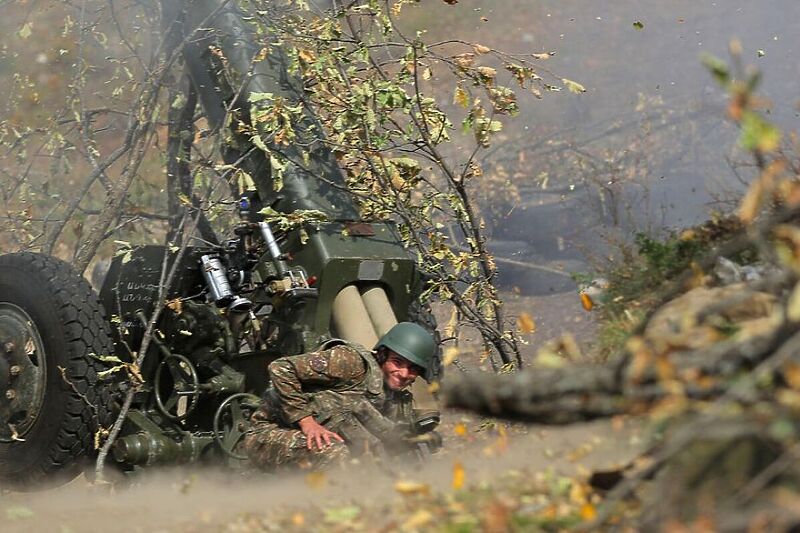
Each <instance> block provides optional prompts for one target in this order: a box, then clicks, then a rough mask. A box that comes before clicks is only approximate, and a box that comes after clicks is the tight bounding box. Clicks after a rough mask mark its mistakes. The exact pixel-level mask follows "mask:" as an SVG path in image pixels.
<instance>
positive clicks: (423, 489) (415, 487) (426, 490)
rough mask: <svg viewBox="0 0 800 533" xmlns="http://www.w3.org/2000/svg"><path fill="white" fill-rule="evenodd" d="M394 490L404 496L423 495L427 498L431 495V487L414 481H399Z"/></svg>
mask: <svg viewBox="0 0 800 533" xmlns="http://www.w3.org/2000/svg"><path fill="white" fill-rule="evenodd" d="M394 490H396V491H397V492H399V493H400V494H403V495H409V494H422V495H426V496H427V495H428V494H430V493H431V487H430V485H428V484H426V483H416V482H414V481H398V482H397V483H395V484H394Z"/></svg>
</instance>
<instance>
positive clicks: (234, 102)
mask: <svg viewBox="0 0 800 533" xmlns="http://www.w3.org/2000/svg"><path fill="white" fill-rule="evenodd" d="M176 1H178V0H176ZM181 5H182V8H183V11H184V13H183V16H184V17H185V23H184V24H183V25H182V28H183V33H184V34H183V36H182V37H183V40H184V42H185V45H184V48H183V57H184V60H185V63H186V68H187V70H188V72H189V76H190V78H191V79H192V83H193V85H194V87H195V89H196V90H197V93H198V96H199V101H200V104H201V105H202V107H203V109H204V110H205V112H206V116H207V118H208V120H209V122H210V123H211V124H212V126H213V127H215V128H217V129H222V128H225V127H226V125H227V124H229V114H230V113H235V114H236V118H237V119H238V120H242V121H244V122H250V105H251V103H250V97H251V95H253V94H256V93H269V94H272V95H274V96H276V97H282V98H284V99H285V100H287V101H288V102H289V103H290V105H296V104H303V105H304V108H305V111H304V118H303V120H302V121H301V124H297V125H295V133H296V134H297V140H296V141H295V142H293V143H291V144H290V145H284V144H282V143H279V142H275V141H274V139H273V137H274V133H275V132H271V131H264V129H263V127H262V126H261V125H255V127H256V130H257V131H258V134H259V137H260V138H261V141H262V142H263V143H264V145H265V146H266V147H267V151H268V152H269V153H265V152H264V151H263V150H262V149H259V148H258V147H257V146H256V144H255V143H254V142H253V141H252V139H251V138H250V137H247V136H246V135H242V134H239V133H236V132H234V131H231V132H230V137H231V138H232V139H233V142H229V143H227V146H225V147H224V150H223V152H224V154H225V159H226V162H228V163H233V162H237V163H238V165H239V167H240V168H242V169H243V170H244V171H245V172H247V173H248V174H250V176H251V177H252V178H253V181H254V182H255V184H256V187H257V189H258V192H259V195H260V196H261V199H262V201H263V203H264V205H269V206H272V207H273V208H275V209H276V210H278V211H282V212H286V213H288V212H292V211H294V210H297V209H307V210H317V211H321V212H323V213H325V214H326V215H327V216H328V217H329V218H331V219H336V220H358V219H359V214H358V209H357V208H356V205H355V203H354V202H353V198H352V197H351V196H350V194H349V193H348V192H347V189H346V186H345V180H344V175H343V174H342V171H341V169H340V168H339V167H338V165H337V164H336V160H335V158H334V157H333V154H332V152H331V150H330V149H329V147H328V146H327V145H326V143H325V139H324V136H323V135H322V133H321V126H320V125H319V122H318V120H317V117H316V116H315V115H314V114H313V112H312V111H311V110H309V109H308V107H307V106H306V102H305V98H304V94H303V90H302V84H301V83H300V80H298V79H295V78H293V77H292V76H291V75H290V74H289V72H288V68H287V67H288V60H287V58H286V56H285V54H284V53H283V51H282V50H281V49H280V48H279V47H273V48H271V49H270V50H269V53H268V54H267V56H266V57H265V58H261V59H257V58H259V57H260V56H263V54H261V51H262V50H263V49H264V48H265V47H268V46H269V44H270V43H269V41H268V39H269V37H268V36H267V37H266V38H265V37H264V36H260V35H257V34H256V32H255V28H254V26H253V24H254V23H253V22H251V21H250V20H246V19H245V17H244V16H243V14H242V12H241V11H240V9H239V7H238V5H237V3H236V2H235V1H228V2H221V1H219V0H182V3H181ZM251 18H252V17H251ZM220 56H222V57H224V61H222V60H221V59H220ZM233 129H234V128H231V130H233ZM302 147H305V148H302ZM270 154H272V155H273V156H275V157H279V158H280V159H281V160H283V161H284V162H286V168H285V169H283V170H282V182H283V187H282V188H279V187H277V186H276V181H275V179H274V178H273V171H274V170H275V169H272V168H271V165H270ZM304 161H306V162H307V163H304ZM277 189H280V190H277Z"/></svg>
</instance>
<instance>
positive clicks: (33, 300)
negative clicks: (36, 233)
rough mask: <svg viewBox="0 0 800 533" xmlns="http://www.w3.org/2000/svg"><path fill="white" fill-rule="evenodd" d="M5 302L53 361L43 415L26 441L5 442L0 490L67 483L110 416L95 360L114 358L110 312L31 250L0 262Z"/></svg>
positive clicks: (66, 272) (60, 266) (74, 277)
mask: <svg viewBox="0 0 800 533" xmlns="http://www.w3.org/2000/svg"><path fill="white" fill-rule="evenodd" d="M0 302H6V303H11V304H14V305H16V306H18V307H20V308H22V309H23V310H24V311H25V312H26V313H27V314H28V315H29V316H30V318H31V321H32V322H33V325H34V326H35V328H36V329H37V331H38V333H39V336H40V337H41V340H42V344H43V347H44V352H45V355H44V357H45V360H46V362H47V365H46V369H47V371H46V377H45V386H44V396H43V399H42V406H41V410H40V412H39V415H38V418H37V419H36V421H35V422H34V424H33V425H32V426H31V427H30V429H29V431H28V432H27V434H26V435H25V441H24V442H19V441H17V442H11V443H0V485H2V486H4V487H7V488H13V489H17V490H29V489H35V488H40V487H42V486H54V485H58V484H61V483H65V482H67V481H69V480H71V479H72V478H74V477H75V476H76V475H77V474H78V473H80V470H81V467H82V466H83V464H85V463H87V462H88V461H90V460H91V458H92V457H94V456H95V455H96V451H95V446H94V442H95V433H96V431H97V430H98V428H99V427H108V426H109V421H110V417H111V404H112V402H111V395H110V390H111V384H107V383H104V382H101V381H100V380H99V379H98V376H97V373H98V371H100V370H102V368H103V365H102V362H100V361H98V360H97V359H96V358H95V357H92V355H91V354H97V355H110V354H113V353H114V347H113V344H112V342H111V338H110V336H109V331H108V328H109V326H108V323H107V322H106V320H105V317H104V312H103V309H102V307H101V305H100V301H99V300H98V297H97V294H96V293H95V292H94V291H93V290H92V288H91V286H90V285H89V283H88V282H87V281H86V280H84V278H83V277H82V276H80V275H79V274H78V273H77V272H76V271H75V270H74V269H73V268H72V267H71V266H70V265H69V264H68V263H65V262H64V261H61V260H59V259H56V258H54V257H51V256H47V255H42V254H36V253H30V252H21V253H15V254H8V255H3V256H0ZM59 367H62V368H64V369H65V371H66V377H67V379H68V380H69V381H70V382H71V384H72V386H70V385H69V384H68V383H67V382H66V381H65V380H64V377H63V376H62V375H61V371H60V370H59ZM73 387H74V388H73Z"/></svg>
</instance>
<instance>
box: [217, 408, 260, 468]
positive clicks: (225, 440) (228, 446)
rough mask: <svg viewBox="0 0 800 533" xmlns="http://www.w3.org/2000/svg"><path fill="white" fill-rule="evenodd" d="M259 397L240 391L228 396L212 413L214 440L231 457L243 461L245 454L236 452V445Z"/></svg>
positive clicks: (245, 457) (242, 435)
mask: <svg viewBox="0 0 800 533" xmlns="http://www.w3.org/2000/svg"><path fill="white" fill-rule="evenodd" d="M260 404H261V398H259V397H258V396H256V395H255V394H249V393H246V392H242V393H239V394H234V395H232V396H228V397H227V398H226V399H225V401H224V402H222V403H221V404H220V406H219V407H218V408H217V412H216V413H214V441H215V442H216V443H217V445H218V446H219V449H220V450H222V452H223V453H224V454H225V455H227V456H228V457H232V458H233V459H237V460H239V461H244V460H245V459H247V456H246V455H242V454H238V453H236V451H235V450H236V445H237V444H239V441H240V440H242V437H244V433H245V428H246V426H247V421H248V420H250V416H251V415H252V414H253V413H254V412H255V410H256V409H258V406H259V405H260Z"/></svg>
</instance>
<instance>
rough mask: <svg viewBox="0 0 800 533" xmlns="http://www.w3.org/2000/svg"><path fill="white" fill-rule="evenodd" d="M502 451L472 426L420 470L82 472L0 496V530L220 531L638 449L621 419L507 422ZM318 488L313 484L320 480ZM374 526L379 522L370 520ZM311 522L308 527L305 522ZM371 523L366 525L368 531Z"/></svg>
mask: <svg viewBox="0 0 800 533" xmlns="http://www.w3.org/2000/svg"><path fill="white" fill-rule="evenodd" d="M447 415H448V416H447V417H448V419H450V424H448V426H451V427H450V429H452V422H453V421H454V420H458V421H462V422H464V423H465V424H466V425H467V426H468V427H471V428H475V426H477V424H476V422H477V420H473V419H471V418H470V417H464V416H463V415H461V414H459V413H447ZM508 434H509V440H508V448H507V449H505V450H504V451H502V452H497V451H492V450H491V436H490V433H487V434H486V435H485V436H484V435H481V433H477V432H475V431H474V430H471V431H470V434H468V435H467V436H465V437H456V436H455V435H454V434H453V432H452V431H450V435H449V436H446V439H447V440H448V441H449V442H448V446H446V449H445V450H444V451H443V452H442V453H440V454H437V455H436V456H434V458H433V459H432V460H431V461H430V462H429V463H427V464H426V465H425V466H424V467H423V468H419V467H418V466H416V465H415V466H414V468H413V471H407V472H403V471H402V470H403V469H402V468H398V471H399V473H397V474H395V473H388V472H386V471H383V470H380V469H378V468H377V467H375V466H367V465H362V466H358V467H354V468H351V469H350V470H348V471H347V473H346V475H345V474H339V475H338V476H337V477H334V476H333V475H329V476H328V477H327V478H326V479H325V480H324V481H323V482H321V483H320V482H319V480H315V481H313V482H310V480H309V478H308V477H307V476H305V475H302V474H296V475H286V476H281V477H278V476H255V477H247V478H245V477H243V476H242V475H240V474H235V473H232V472H221V471H218V470H198V469H193V470H192V469H182V470H171V469H161V470H158V471H152V472H150V473H148V474H146V475H143V476H142V477H141V478H139V479H138V480H136V482H135V483H134V486H132V487H131V488H128V489H124V490H120V491H116V492H114V493H109V492H108V490H107V489H103V488H99V487H93V486H90V485H89V484H88V483H86V481H85V480H83V479H77V480H76V481H74V482H73V483H71V484H70V485H68V486H65V487H61V488H58V489H53V490H49V491H44V492H38V493H5V494H3V495H2V499H1V500H0V521H2V526H1V527H0V530H2V531H4V532H29V531H61V532H67V531H73V532H79V531H80V532H83V531H86V532H94V531H97V532H100V531H103V532H105V531H142V532H144V531H148V532H149V531H175V532H185V531H186V532H188V531H221V530H230V529H231V526H230V524H231V523H233V522H236V521H237V520H241V518H242V517H243V516H246V515H249V514H262V513H267V512H275V511H276V510H280V511H285V512H290V511H299V512H302V511H303V510H304V509H305V508H307V507H309V506H312V505H313V506H317V507H319V506H331V507H335V506H342V505H348V504H358V505H361V506H366V507H369V506H385V505H391V504H392V502H393V501H394V500H397V499H399V498H401V496H400V495H399V494H397V493H396V492H395V490H394V488H393V486H394V484H395V483H396V482H397V480H398V476H399V479H407V480H409V481H414V482H419V483H427V484H429V485H430V486H431V488H432V490H435V491H447V490H450V487H449V486H450V482H451V471H452V468H453V464H454V462H456V461H458V462H460V463H461V464H463V466H464V469H465V473H466V480H467V484H468V485H472V486H476V485H480V484H482V483H491V482H492V480H494V479H496V478H498V477H499V476H503V475H514V474H515V473H517V474H519V473H520V472H525V473H526V475H527V474H531V473H535V472H543V471H552V472H554V473H557V474H560V475H574V474H576V473H579V472H580V471H581V470H582V469H583V470H584V471H585V470H591V469H595V468H607V467H611V466H617V465H620V464H623V463H625V462H627V461H629V460H630V459H631V458H632V457H633V455H634V454H635V452H636V451H637V450H638V449H639V448H640V447H641V446H642V443H643V437H642V436H641V434H640V429H639V426H638V425H637V424H636V423H635V422H631V421H629V422H628V423H626V424H620V423H619V422H617V423H616V424H615V425H614V427H612V424H611V423H609V422H599V423H588V424H579V425H573V426H568V427H563V428H547V429H544V428H538V427H524V428H523V427H522V426H511V427H510V428H509V430H508ZM320 485H321V486H320ZM374 526H375V530H379V529H381V527H382V524H374ZM311 529H314V528H311ZM370 529H371V528H370Z"/></svg>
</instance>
